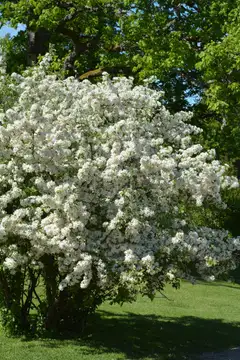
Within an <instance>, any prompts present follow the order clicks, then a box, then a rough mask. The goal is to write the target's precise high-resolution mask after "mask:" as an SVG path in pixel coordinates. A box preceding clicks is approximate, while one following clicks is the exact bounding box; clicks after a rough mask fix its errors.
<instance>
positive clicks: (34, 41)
mask: <svg viewBox="0 0 240 360" xmlns="http://www.w3.org/2000/svg"><path fill="white" fill-rule="evenodd" d="M49 42H50V32H49V31H48V30H46V29H44V28H39V29H37V30H36V31H32V30H28V65H29V66H31V65H34V64H36V63H37V60H38V56H39V55H45V54H46V52H48V49H49Z"/></svg>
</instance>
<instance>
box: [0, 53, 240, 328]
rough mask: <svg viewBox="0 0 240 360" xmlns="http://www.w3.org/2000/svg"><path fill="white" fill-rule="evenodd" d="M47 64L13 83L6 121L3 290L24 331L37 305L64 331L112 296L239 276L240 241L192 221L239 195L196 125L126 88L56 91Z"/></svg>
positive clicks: (58, 83) (70, 85) (0, 203)
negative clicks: (226, 193) (230, 273)
mask: <svg viewBox="0 0 240 360" xmlns="http://www.w3.org/2000/svg"><path fill="white" fill-rule="evenodd" d="M44 61H45V60H44ZM44 61H43V62H42V63H41V64H40V66H39V67H37V68H36V69H34V70H33V71H31V73H29V74H25V76H20V75H16V74H13V75H12V78H13V81H12V85H11V87H12V88H13V89H14V93H15V94H16V93H17V94H18V100H17V101H16V102H15V105H14V106H13V107H12V108H10V109H8V110H7V111H5V112H4V113H2V114H1V122H2V126H1V127H0V179H1V181H0V258H1V261H2V266H1V271H0V283H1V292H2V297H3V299H4V301H3V304H2V306H3V307H5V308H6V309H7V310H8V311H7V312H8V313H12V314H13V315H14V318H15V321H19V322H21V323H22V324H23V325H24V326H25V325H26V322H27V324H28V325H29V323H30V317H29V316H30V315H29V314H30V310H31V307H32V306H34V307H36V308H37V309H38V310H39V313H40V314H41V316H42V319H43V321H44V322H45V326H46V327H53V326H54V325H53V323H54V320H53V319H55V321H58V325H59V324H60V323H61V322H62V323H63V324H64V326H66V319H70V313H71V321H72V319H74V318H76V317H77V315H76V314H77V311H79V314H81V316H82V315H83V313H88V312H89V311H92V310H94V309H95V307H96V306H97V305H98V304H99V303H100V302H101V301H102V300H103V299H104V298H106V297H109V298H110V299H112V300H113V301H120V302H121V301H125V300H131V299H133V298H134V296H135V294H136V293H142V294H147V295H149V296H153V295H154V292H155V291H156V290H159V289H162V288H163V285H164V283H166V282H171V283H173V285H177V281H178V279H179V278H180V277H191V276H201V277H204V278H206V277H208V278H209V279H214V276H216V275H217V274H219V273H221V272H224V271H226V270H228V269H229V268H232V267H234V260H233V252H234V251H235V250H236V249H239V248H240V241H239V239H237V238H236V239H232V238H230V237H229V234H228V233H227V232H226V231H224V230H221V229H212V228H209V227H201V226H198V224H197V223H196V222H195V223H194V222H192V221H190V217H189V213H188V209H189V208H194V207H204V206H207V204H210V205H211V206H213V205H215V206H219V207H223V206H224V204H223V203H222V200H221V193H220V190H221V188H231V187H236V186H238V182H237V179H235V178H232V177H228V176H226V175H224V174H225V173H226V167H225V166H223V165H221V164H220V163H219V162H218V161H217V160H215V159H214V151H213V150H211V151H207V152H204V151H203V149H202V147H201V146H200V145H198V144H193V143H192V141H191V135H192V134H198V133H199V132H200V131H201V130H200V129H199V128H197V127H195V126H192V125H190V124H189V123H188V120H189V118H190V115H189V114H188V113H184V112H181V113H177V114H175V115H170V113H169V112H168V111H167V110H166V109H165V108H164V107H163V106H162V105H161V103H160V102H159V93H157V92H155V91H153V90H151V89H149V88H147V87H143V86H136V87H134V86H133V81H132V80H131V79H126V78H114V79H113V80H110V79H109V78H108V75H107V74H105V75H104V76H103V80H102V82H100V83H98V84H95V85H93V84H91V83H90V82H89V81H87V80H85V81H83V82H79V81H77V80H76V79H74V78H68V79H65V80H59V79H57V78H56V76H54V75H46V72H45V63H44ZM39 288H42V289H41V291H40V293H41V294H43V293H44V294H45V295H44V296H43V295H41V296H40V295H39V294H38V289H39ZM43 289H44V290H43ZM36 304H38V305H36ZM16 309H18V310H16ZM73 309H74V312H73ZM16 312H17V314H18V315H17V316H16ZM57 318H58V320H56V319H57ZM16 319H18V320H16ZM69 321H70V320H69ZM71 321H70V323H71Z"/></svg>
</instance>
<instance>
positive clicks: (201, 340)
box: [42, 311, 240, 360]
mask: <svg viewBox="0 0 240 360" xmlns="http://www.w3.org/2000/svg"><path fill="white" fill-rule="evenodd" d="M239 335H240V323H224V322H223V321H222V320H220V319H203V318H197V317H193V316H188V317H186V316H185V317H181V318H171V317H162V316H161V317H160V316H157V315H137V314H134V313H130V312H126V313H124V314H123V313H121V314H116V313H112V312H106V311H99V312H98V313H96V314H95V315H94V316H93V317H92V319H91V321H90V324H89V327H88V331H87V334H86V336H85V337H84V338H82V339H79V340H76V339H72V340H71V344H72V345H74V346H79V353H81V354H83V355H89V358H91V355H93V354H94V355H95V356H96V354H97V353H98V354H103V353H105V354H107V353H115V354H116V353H119V354H124V356H125V358H126V359H128V360H130V359H136V360H140V359H161V360H165V359H172V360H181V359H193V358H194V356H193V354H201V353H203V352H210V351H212V350H216V349H217V350H218V351H219V350H221V349H228V348H230V347H234V346H239V345H240V336H239ZM42 345H43V346H47V347H51V346H52V347H56V346H62V345H61V342H57V343H56V341H50V342H49V341H48V342H47V343H45V342H43V343H42ZM113 359H114V360H118V358H115V357H114V358H113ZM119 359H122V357H119Z"/></svg>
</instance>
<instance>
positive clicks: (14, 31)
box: [0, 24, 24, 37]
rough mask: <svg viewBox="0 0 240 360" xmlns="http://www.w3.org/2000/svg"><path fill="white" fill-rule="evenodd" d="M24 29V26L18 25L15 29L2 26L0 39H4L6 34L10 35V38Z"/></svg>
mask: <svg viewBox="0 0 240 360" xmlns="http://www.w3.org/2000/svg"><path fill="white" fill-rule="evenodd" d="M21 29H24V25H21V24H20V25H18V28H17V29H13V28H10V27H8V26H3V27H2V28H1V29H0V37H4V36H5V35H6V34H10V35H11V36H13V35H16V34H17V33H18V31H19V30H21Z"/></svg>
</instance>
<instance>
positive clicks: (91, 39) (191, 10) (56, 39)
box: [0, 0, 236, 111]
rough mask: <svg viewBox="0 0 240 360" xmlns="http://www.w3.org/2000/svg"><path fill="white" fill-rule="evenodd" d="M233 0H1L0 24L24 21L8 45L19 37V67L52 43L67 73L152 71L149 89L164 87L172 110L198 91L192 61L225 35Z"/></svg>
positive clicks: (198, 79)
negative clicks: (153, 79) (152, 82)
mask: <svg viewBox="0 0 240 360" xmlns="http://www.w3.org/2000/svg"><path fill="white" fill-rule="evenodd" d="M235 2H236V1H235V0H234V1H230V0H225V1H223V2H221V3H219V2H218V1H213V2H209V1H208V0H196V1H177V0H164V1H163V0H160V1H149V0H148V1H146V0H137V1H135V2H130V1H129V0H117V1H112V0H89V1H87V2H86V1H82V0H69V1H66V0H59V1H55V0H39V1H35V0H31V1H26V0H15V1H6V0H5V1H2V2H1V6H0V11H1V13H2V23H3V24H4V23H6V22H10V23H11V25H12V26H16V25H17V24H18V23H25V24H26V30H25V32H23V33H21V34H19V36H17V37H16V38H14V39H12V40H11V41H12V42H13V43H15V46H12V47H10V46H9V49H8V50H9V54H10V53H11V51H12V52H13V51H15V48H16V47H18V44H17V42H18V43H19V39H20V38H21V39H22V41H21V46H22V49H21V51H25V54H28V59H27V56H26V59H25V65H26V64H29V62H31V61H35V60H36V58H37V56H38V55H40V54H43V53H44V52H45V51H46V50H47V47H48V44H49V43H50V42H51V43H53V44H54V45H55V48H56V52H57V55H58V57H59V58H60V59H61V61H62V66H63V67H64V69H65V70H66V72H67V73H68V74H71V75H73V74H76V75H82V78H86V77H89V76H93V75H96V74H99V73H100V72H101V71H99V72H95V73H93V72H92V70H96V69H99V70H101V69H107V70H108V72H112V73H114V74H120V73H123V74H125V75H134V77H135V81H136V82H141V81H143V79H145V78H147V77H150V76H156V78H157V81H156V82H155V87H157V88H159V89H161V90H164V92H165V101H166V105H167V106H168V107H169V108H170V109H171V110H173V111H177V110H181V109H183V108H188V106H189V103H188V102H187V101H186V99H187V98H188V97H194V96H199V95H200V96H201V93H202V90H203V79H202V77H201V72H200V71H199V70H197V69H196V67H195V64H196V62H197V61H198V60H199V59H198V57H199V54H200V53H201V51H202V50H203V49H204V47H205V46H206V45H207V44H208V43H209V42H211V41H212V40H215V41H219V40H220V39H221V37H222V36H223V34H224V31H225V29H224V26H223V24H224V22H225V20H226V19H227V16H228V13H229V12H230V11H231V9H233V8H234V6H235ZM26 34H28V36H26ZM27 38H28V39H29V40H30V41H28V42H27ZM23 39H24V40H23ZM23 43H24V46H23ZM27 43H28V45H27ZM24 47H25V49H24ZM21 51H20V52H21ZM21 61H22V60H21ZM21 61H20V63H21V64H22V62H21ZM12 66H13V64H11V63H10V65H9V71H11V70H12ZM15 67H16V64H15ZM89 71H91V72H90V73H89Z"/></svg>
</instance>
